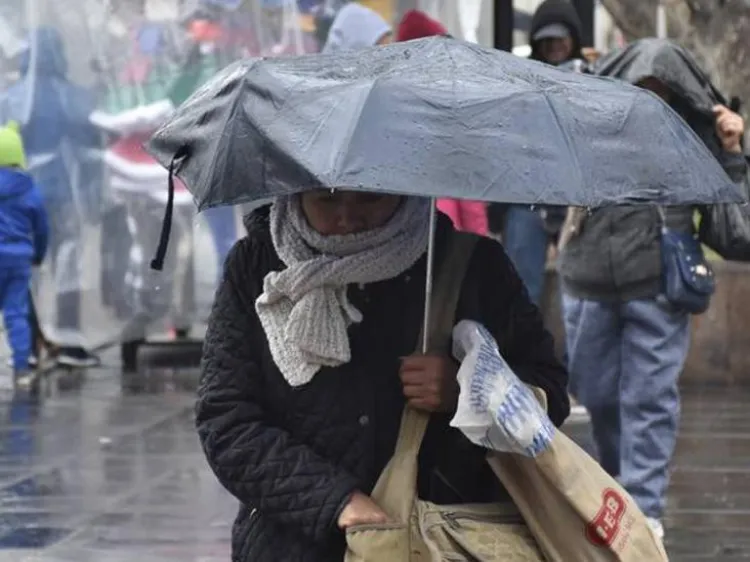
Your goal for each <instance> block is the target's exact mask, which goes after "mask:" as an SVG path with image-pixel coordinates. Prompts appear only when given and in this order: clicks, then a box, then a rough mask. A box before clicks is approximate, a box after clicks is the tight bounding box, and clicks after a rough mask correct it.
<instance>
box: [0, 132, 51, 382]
mask: <svg viewBox="0 0 750 562" xmlns="http://www.w3.org/2000/svg"><path fill="white" fill-rule="evenodd" d="M25 170H26V155H25V153H24V147H23V141H22V140H21V135H20V134H19V128H18V125H17V124H16V123H15V122H10V123H9V124H8V125H7V126H6V127H4V128H2V129H0V307H1V308H2V310H3V319H4V322H5V331H6V332H7V335H8V343H9V345H10V348H11V350H12V352H13V371H14V377H15V383H16V385H17V386H18V387H28V386H30V385H31V384H32V383H33V381H34V377H33V374H32V373H31V371H30V370H29V357H30V355H31V352H32V341H31V340H32V336H31V332H32V330H31V326H30V323H29V317H30V315H29V307H30V303H29V298H30V296H29V287H30V283H31V268H32V266H34V265H39V264H41V262H42V260H43V259H44V255H45V253H46V251H47V241H48V238H49V226H48V223H47V212H46V211H45V209H44V202H43V200H42V195H41V193H40V191H39V189H38V188H37V186H36V185H35V184H34V180H32V179H31V176H30V175H29V174H28V173H26V171H25Z"/></svg>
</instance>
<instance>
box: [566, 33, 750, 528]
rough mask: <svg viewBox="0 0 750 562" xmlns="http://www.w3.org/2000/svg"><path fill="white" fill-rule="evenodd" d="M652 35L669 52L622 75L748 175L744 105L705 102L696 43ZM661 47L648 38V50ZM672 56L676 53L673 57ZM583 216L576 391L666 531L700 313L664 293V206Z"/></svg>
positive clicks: (615, 468)
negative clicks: (689, 45) (699, 100)
mask: <svg viewBox="0 0 750 562" xmlns="http://www.w3.org/2000/svg"><path fill="white" fill-rule="evenodd" d="M645 46H646V47H649V48H651V47H658V48H659V49H663V51H662V52H660V53H656V54H657V55H658V56H657V57H655V58H652V59H649V60H650V61H651V62H653V61H654V60H656V61H657V62H658V63H659V64H650V63H649V65H647V66H648V69H647V70H645V71H641V72H636V73H629V74H628V73H624V74H621V75H619V76H620V77H621V78H625V79H630V80H632V83H634V84H636V85H638V86H640V87H643V88H646V89H648V90H651V91H652V92H653V93H654V94H656V95H658V96H660V97H661V98H662V99H664V100H665V101H666V102H667V103H669V104H670V105H671V106H672V107H673V108H674V109H675V110H676V111H678V113H680V114H681V115H682V116H683V117H684V118H685V119H686V121H687V122H688V124H690V125H691V127H692V128H693V130H694V131H695V132H696V133H697V134H698V135H699V136H700V137H701V138H702V139H703V140H704V142H706V144H707V146H708V147H709V148H710V149H711V150H712V152H713V153H714V154H715V156H716V157H717V159H718V160H719V162H720V163H721V164H722V166H723V167H724V169H725V170H726V172H727V174H728V175H729V176H730V178H731V179H732V180H733V181H735V182H738V183H739V182H743V181H744V182H747V162H746V159H745V157H744V155H743V153H742V144H741V143H742V134H743V130H744V122H743V119H742V117H740V116H739V115H738V114H736V113H734V112H732V111H730V110H729V109H728V108H727V107H725V106H723V105H719V104H716V103H715V102H713V103H712V102H711V101H707V102H706V104H707V106H706V107H704V108H697V107H696V106H695V105H694V104H693V100H694V99H695V96H694V95H691V94H695V93H696V92H689V91H688V89H689V86H688V87H687V88H688V89H686V88H685V86H684V84H685V81H687V78H688V77H691V76H695V73H696V72H701V71H700V70H699V69H697V66H696V65H695V63H694V61H693V60H692V58H691V57H690V56H689V54H688V53H686V52H685V51H683V50H682V49H679V48H678V47H676V46H673V45H649V44H646V45H645ZM669 49H672V50H673V51H674V52H672V53H669ZM678 49H679V53H678V52H677V50H678ZM653 54H654V53H653V52H651V53H649V52H646V50H644V56H651V55H653ZM665 54H667V55H669V56H664V55H665ZM665 60H667V61H671V62H670V64H666V65H665V64H662V63H664V61H665ZM679 65H684V68H682V69H681V68H676V66H679ZM644 68H645V67H644ZM644 74H648V75H644ZM615 75H617V74H615ZM680 76H684V77H686V79H685V81H681V80H680ZM706 91H707V90H706ZM704 97H705V96H704ZM654 157H655V158H658V154H655V155H654ZM746 187H747V183H746ZM663 212H664V215H665V216H664V221H665V222H666V226H667V227H669V228H670V229H672V230H675V231H678V232H684V233H693V232H694V229H695V227H694V212H695V210H694V209H693V208H669V209H665V210H664V211H663ZM570 216H571V215H570V214H569V217H570ZM579 216H580V217H582V220H581V221H580V222H579V223H578V224H577V225H575V228H574V231H575V233H574V234H573V235H572V236H571V237H570V238H569V239H568V241H567V242H566V244H565V246H564V247H563V249H562V252H561V254H560V261H559V273H560V278H561V282H562V289H563V315H564V321H565V331H566V339H567V355H568V369H569V371H570V381H571V382H570V388H571V392H572V394H573V395H574V396H575V397H576V398H577V399H578V400H579V401H580V402H581V403H582V404H583V405H584V406H585V407H586V408H587V409H588V411H589V413H590V415H591V422H592V427H593V433H594V438H595V442H596V447H597V452H598V455H599V461H600V463H601V464H602V466H603V468H604V469H605V470H606V471H607V472H608V473H609V474H611V475H612V476H615V477H617V478H618V479H619V481H620V483H621V484H622V485H623V486H624V487H625V489H626V490H627V491H628V492H629V493H630V494H631V495H632V496H633V498H634V500H635V501H636V503H637V504H638V506H639V507H640V508H641V510H642V511H643V512H644V513H645V515H646V516H647V517H648V518H649V520H650V523H651V524H652V527H653V528H654V530H655V532H656V533H657V534H658V535H659V536H663V534H664V529H663V526H662V524H661V518H662V516H663V512H664V503H665V495H666V490H667V486H668V465H669V462H670V461H671V458H672V455H673V453H674V449H675V444H676V439H677V427H678V422H679V410H680V402H679V393H678V379H679V375H680V373H681V371H682V369H683V367H684V365H685V360H686V358H687V353H688V348H689V344H690V322H689V319H690V315H689V313H688V312H687V311H685V310H681V309H679V308H677V307H676V306H674V305H673V304H672V303H671V302H669V301H668V300H667V298H666V297H665V295H664V291H663V278H662V276H663V273H664V272H663V269H662V255H661V230H662V216H661V214H660V212H659V209H657V208H654V207H643V206H641V207H633V206H618V207H608V208H601V209H595V210H593V212H591V213H589V214H587V213H585V212H583V213H579ZM564 236H565V234H564Z"/></svg>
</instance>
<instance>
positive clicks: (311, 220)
mask: <svg viewBox="0 0 750 562" xmlns="http://www.w3.org/2000/svg"><path fill="white" fill-rule="evenodd" d="M300 197H301V199H302V211H303V212H304V213H305V218H306V219H307V222H308V224H309V225H310V226H311V227H312V228H313V229H315V230H316V231H318V232H319V233H320V234H323V235H324V236H330V235H341V234H355V233H357V232H364V231H366V230H372V229H374V228H378V227H380V226H383V225H384V224H385V223H387V222H388V221H389V220H390V218H391V217H392V216H393V214H394V213H395V212H396V209H398V206H399V205H400V204H401V199H402V198H401V197H399V196H398V195H383V194H378V193H361V192H357V191H338V190H336V191H330V190H327V189H319V190H315V191H307V192H305V193H303V194H302V195H301V196H300Z"/></svg>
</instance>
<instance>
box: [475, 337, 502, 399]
mask: <svg viewBox="0 0 750 562" xmlns="http://www.w3.org/2000/svg"><path fill="white" fill-rule="evenodd" d="M477 329H478V331H479V335H480V336H481V337H482V342H481V343H480V344H479V349H478V351H477V361H476V363H475V364H474V376H472V377H471V384H470V386H469V396H470V403H471V407H472V409H473V410H474V411H475V412H478V413H483V412H486V411H487V410H488V408H489V407H490V405H489V398H490V393H491V392H492V388H493V387H494V385H495V382H496V381H497V378H498V376H499V375H500V373H501V372H502V369H503V367H504V362H503V360H502V359H501V358H500V354H499V353H498V351H497V347H496V346H495V340H494V339H493V337H492V335H490V333H489V332H488V331H487V330H486V329H485V328H484V326H478V327H477Z"/></svg>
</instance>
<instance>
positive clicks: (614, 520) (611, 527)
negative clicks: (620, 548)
mask: <svg viewBox="0 0 750 562" xmlns="http://www.w3.org/2000/svg"><path fill="white" fill-rule="evenodd" d="M627 507H628V506H627V504H626V503H625V498H623V497H622V495H620V493H619V492H617V491H616V490H612V489H611V488H607V489H606V490H604V492H603V493H602V506H601V507H600V508H599V513H597V514H596V517H594V519H593V520H592V521H591V522H590V523H589V524H588V525H586V538H587V539H588V540H589V542H591V544H594V545H596V546H612V543H614V542H615V539H616V538H617V534H618V533H619V532H620V524H621V523H622V518H623V517H624V516H625V510H626V509H627Z"/></svg>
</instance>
